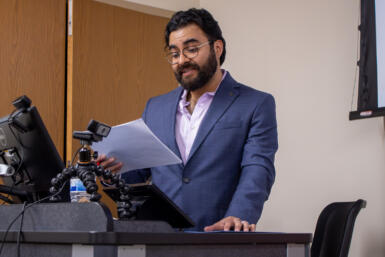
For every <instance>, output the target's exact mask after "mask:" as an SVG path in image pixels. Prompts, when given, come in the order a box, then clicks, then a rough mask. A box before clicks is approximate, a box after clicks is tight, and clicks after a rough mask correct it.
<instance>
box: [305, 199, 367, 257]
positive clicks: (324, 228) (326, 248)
mask: <svg viewBox="0 0 385 257" xmlns="http://www.w3.org/2000/svg"><path fill="white" fill-rule="evenodd" d="M365 207H366V201H364V200H361V199H360V200H357V201H355V202H336V203H331V204H329V205H328V206H326V207H325V208H324V209H323V210H322V212H321V214H320V216H319V217H318V221H317V226H316V229H315V232H314V239H313V244H312V246H311V257H347V256H348V253H349V247H350V241H351V239H352V234H353V227H354V222H355V220H356V217H357V215H358V213H359V212H360V210H361V208H365Z"/></svg>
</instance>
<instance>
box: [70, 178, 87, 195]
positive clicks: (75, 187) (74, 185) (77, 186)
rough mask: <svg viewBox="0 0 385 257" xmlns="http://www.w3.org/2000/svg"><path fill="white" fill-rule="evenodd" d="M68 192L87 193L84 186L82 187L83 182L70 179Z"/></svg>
mask: <svg viewBox="0 0 385 257" xmlns="http://www.w3.org/2000/svg"><path fill="white" fill-rule="evenodd" d="M70 191H71V192H82V191H84V192H85V191H87V189H86V188H85V186H84V185H83V182H82V181H81V180H80V179H78V178H73V179H71V188H70Z"/></svg>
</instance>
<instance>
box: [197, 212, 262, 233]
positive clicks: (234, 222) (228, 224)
mask: <svg viewBox="0 0 385 257" xmlns="http://www.w3.org/2000/svg"><path fill="white" fill-rule="evenodd" d="M230 229H234V231H244V232H255V224H249V222H247V221H246V220H241V219H240V218H237V217H233V216H229V217H226V218H223V219H221V220H220V221H218V222H217V223H214V224H213V225H211V226H207V227H205V229H204V230H205V231H206V232H209V231H218V230H224V231H229V230H230Z"/></svg>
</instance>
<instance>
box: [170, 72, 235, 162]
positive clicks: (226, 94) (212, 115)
mask: <svg viewBox="0 0 385 257" xmlns="http://www.w3.org/2000/svg"><path fill="white" fill-rule="evenodd" d="M238 95H239V92H238V85H237V82H236V81H235V80H234V79H233V78H232V77H231V76H230V74H229V73H228V74H227V75H226V77H225V78H224V79H223V81H222V83H221V84H220V87H219V88H218V90H217V92H216V93H215V96H214V99H213V101H212V102H211V105H210V107H209V109H208V111H207V113H206V116H205V117H204V118H203V120H202V123H201V125H200V127H199V130H198V133H197V135H196V137H195V140H194V143H193V145H192V148H191V151H190V154H189V156H188V159H187V162H186V165H187V163H188V162H189V160H190V159H191V158H192V157H193V155H194V154H195V152H196V151H197V150H198V148H199V146H200V145H201V144H202V142H203V141H204V140H205V138H206V137H207V135H208V134H209V133H210V131H211V130H212V128H213V127H214V125H215V123H217V121H218V120H219V118H220V117H222V115H223V114H224V113H225V112H226V111H227V109H228V108H229V107H230V106H231V104H232V103H233V102H234V100H235V99H236V98H237V97H238ZM174 134H175V132H174Z"/></svg>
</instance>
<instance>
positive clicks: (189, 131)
mask: <svg viewBox="0 0 385 257" xmlns="http://www.w3.org/2000/svg"><path fill="white" fill-rule="evenodd" d="M226 73H227V72H226V71H224V72H223V76H222V80H221V82H222V81H223V79H224V78H225V76H226ZM219 86H220V83H219V85H218V87H217V89H216V90H215V91H214V92H206V93H204V94H203V95H201V97H200V98H199V99H198V102H197V103H196V105H195V108H194V111H193V113H192V114H190V112H189V111H188V109H187V106H189V105H190V102H187V101H186V96H187V90H184V91H183V94H182V97H181V99H180V101H179V104H178V110H177V112H176V122H175V138H176V143H177V144H178V148H179V152H180V154H181V157H182V161H183V163H184V164H186V161H187V159H188V156H189V154H190V151H191V147H192V145H193V143H194V140H195V137H196V135H197V133H198V129H199V126H200V125H201V123H202V120H203V118H204V117H205V115H206V112H207V110H208V109H209V107H210V104H211V102H212V101H213V99H214V96H215V93H216V91H217V90H218V88H219Z"/></svg>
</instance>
